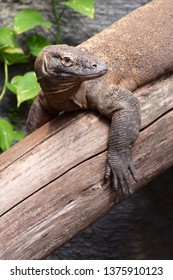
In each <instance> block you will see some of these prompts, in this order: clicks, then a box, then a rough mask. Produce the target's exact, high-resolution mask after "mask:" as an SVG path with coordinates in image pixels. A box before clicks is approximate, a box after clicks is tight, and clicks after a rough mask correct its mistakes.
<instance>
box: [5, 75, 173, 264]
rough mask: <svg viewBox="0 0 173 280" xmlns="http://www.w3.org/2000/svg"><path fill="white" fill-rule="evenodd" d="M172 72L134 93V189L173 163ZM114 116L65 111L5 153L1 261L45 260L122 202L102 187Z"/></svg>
mask: <svg viewBox="0 0 173 280" xmlns="http://www.w3.org/2000/svg"><path fill="white" fill-rule="evenodd" d="M172 91H173V75H172V76H170V75H167V76H166V77H163V78H162V79H160V80H157V81H155V83H151V84H148V85H146V86H144V87H142V88H140V89H138V90H137V91H136V92H135V95H136V96H137V97H138V98H139V100H140V103H141V114H142V123H141V131H140V135H139V137H138V139H137V141H136V143H135V145H134V148H133V160H134V163H135V167H136V169H137V174H138V183H135V182H133V180H132V189H133V192H135V191H137V190H138V189H140V188H141V187H142V186H144V185H145V184H146V183H147V182H149V181H150V180H151V179H152V178H153V177H155V176H156V175H157V174H159V173H160V172H162V171H164V170H165V169H167V168H169V167H170V166H171V165H172V164H173V141H172V137H173V121H172V120H173V95H172ZM108 130H109V121H108V120H107V119H105V118H104V117H103V116H101V115H99V114H96V113H93V112H84V113H71V114H64V115H61V117H60V118H59V120H57V118H56V119H54V120H53V121H51V122H49V123H47V124H46V125H44V126H43V127H41V128H40V129H39V130H37V131H35V132H34V133H32V134H31V135H29V136H28V137H26V138H25V139H24V140H22V141H21V142H19V143H17V144H16V145H14V146H13V147H12V148H11V149H9V150H8V151H7V152H5V153H3V154H2V155H1V156H0V170H1V172H0V215H1V216H0V259H41V258H45V257H46V256H47V255H49V254H50V253H51V252H52V251H53V250H55V249H56V248H58V247H60V246H61V245H62V244H64V243H66V242H67V241H69V240H70V239H71V238H72V237H74V236H75V235H76V234H78V233H79V232H81V231H82V230H84V229H85V228H86V227H88V226H89V225H91V224H92V223H94V222H95V221H97V220H98V219H99V218H101V217H102V216H103V215H104V214H106V213H107V212H108V211H109V210H110V209H111V208H112V207H113V206H115V205H116V204H117V203H119V202H120V201H119V202H118V201H117V202H115V201H116V192H115V191H114V190H113V189H111V188H107V189H103V188H102V187H101V184H102V181H103V176H104V169H105V160H106V148H107V139H108Z"/></svg>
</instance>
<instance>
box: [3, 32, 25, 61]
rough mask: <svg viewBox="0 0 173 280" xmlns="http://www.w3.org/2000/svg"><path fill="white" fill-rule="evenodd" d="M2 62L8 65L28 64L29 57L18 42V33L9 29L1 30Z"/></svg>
mask: <svg viewBox="0 0 173 280" xmlns="http://www.w3.org/2000/svg"><path fill="white" fill-rule="evenodd" d="M0 60H2V61H4V60H6V61H7V63H8V64H14V63H21V62H27V56H26V55H25V54H24V52H23V50H22V49H21V47H20V46H18V44H17V42H16V33H15V32H14V30H12V29H10V28H8V27H4V28H0Z"/></svg>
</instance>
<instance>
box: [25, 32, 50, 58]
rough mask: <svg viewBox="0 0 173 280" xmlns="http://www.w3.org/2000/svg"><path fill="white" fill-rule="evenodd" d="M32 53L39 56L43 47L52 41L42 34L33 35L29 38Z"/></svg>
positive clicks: (28, 42)
mask: <svg viewBox="0 0 173 280" xmlns="http://www.w3.org/2000/svg"><path fill="white" fill-rule="evenodd" d="M27 45H28V47H29V50H30V53H31V54H32V55H34V56H37V55H38V53H39V52H40V51H41V49H42V48H44V47H46V46H48V45H50V42H49V41H48V40H46V39H45V38H44V37H42V36H40V35H32V36H31V37H29V38H28V40H27Z"/></svg>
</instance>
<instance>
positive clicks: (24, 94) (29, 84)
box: [17, 72, 40, 107]
mask: <svg viewBox="0 0 173 280" xmlns="http://www.w3.org/2000/svg"><path fill="white" fill-rule="evenodd" d="M39 91H40V85H39V84H38V82H37V78H36V75H35V72H28V73H26V74H25V75H23V76H22V78H21V79H20V80H19V83H18V85H17V106H18V107H19V106H20V104H21V103H22V102H24V101H26V100H29V99H31V98H34V97H36V96H37V95H38V93H39Z"/></svg>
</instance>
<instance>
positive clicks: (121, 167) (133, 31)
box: [27, 0, 173, 195]
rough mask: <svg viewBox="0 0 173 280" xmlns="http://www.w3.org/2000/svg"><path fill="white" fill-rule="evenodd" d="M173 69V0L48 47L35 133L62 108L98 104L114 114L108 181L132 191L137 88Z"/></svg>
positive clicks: (39, 64)
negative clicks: (71, 42)
mask: <svg viewBox="0 0 173 280" xmlns="http://www.w3.org/2000/svg"><path fill="white" fill-rule="evenodd" d="M172 70H173V0H154V1H151V2H150V3H149V4H147V5H145V6H143V7H141V8H139V9H137V10H136V11H134V12H132V13H130V14H129V15H127V16H125V17H123V18H122V19H121V20H119V21H118V22H116V23H114V24H112V25H111V26H110V27H108V28H106V29H105V30H104V31H102V32H100V33H98V34H97V35H95V36H93V37H91V38H90V39H89V40H87V41H85V42H84V43H82V44H80V45H79V46H77V47H70V46H67V45H59V46H57V45H52V46H48V47H45V48H44V49H43V50H42V51H41V52H40V54H39V55H38V57H37V59H36V62H35V72H36V75H37V78H38V82H39V83H40V86H41V88H42V91H41V92H40V94H39V95H38V97H37V98H36V100H35V101H34V103H33V105H32V106H31V109H30V112H29V116H28V122H27V131H28V133H31V132H32V131H34V130H35V129H37V128H38V127H40V126H41V125H43V124H44V123H46V122H47V121H49V120H50V119H52V118H53V117H55V116H57V115H58V114H59V112H61V111H74V110H78V109H94V110H98V111H99V112H101V114H103V115H105V116H106V117H108V118H110V119H111V126H110V134H109V140H108V157H107V166H106V172H105V178H106V179H105V183H106V185H107V184H113V186H114V188H115V189H116V190H117V193H119V194H121V195H125V194H127V193H129V192H130V179H129V174H128V173H129V171H130V173H131V174H132V176H133V178H134V179H135V180H136V175H135V168H134V167H133V163H132V160H131V147H132V144H133V143H134V141H135V139H136V138H137V136H138V133H139V128H140V107H139V103H138V101H137V99H136V98H135V97H134V95H133V94H132V92H133V91H134V90H135V89H136V88H137V87H140V86H142V85H144V84H146V83H148V82H150V81H152V80H154V79H156V78H157V77H159V76H162V75H164V74H165V73H167V72H170V71H172Z"/></svg>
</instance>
